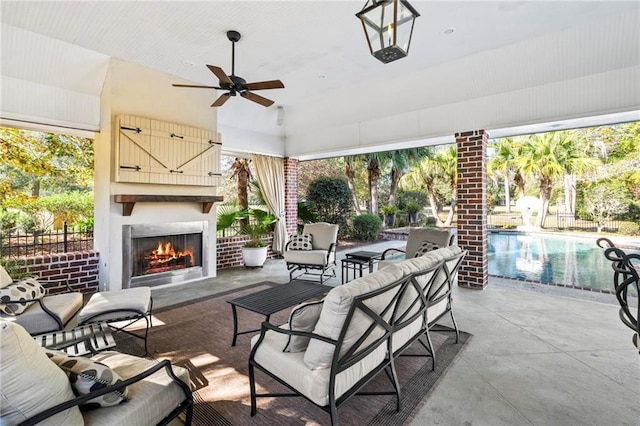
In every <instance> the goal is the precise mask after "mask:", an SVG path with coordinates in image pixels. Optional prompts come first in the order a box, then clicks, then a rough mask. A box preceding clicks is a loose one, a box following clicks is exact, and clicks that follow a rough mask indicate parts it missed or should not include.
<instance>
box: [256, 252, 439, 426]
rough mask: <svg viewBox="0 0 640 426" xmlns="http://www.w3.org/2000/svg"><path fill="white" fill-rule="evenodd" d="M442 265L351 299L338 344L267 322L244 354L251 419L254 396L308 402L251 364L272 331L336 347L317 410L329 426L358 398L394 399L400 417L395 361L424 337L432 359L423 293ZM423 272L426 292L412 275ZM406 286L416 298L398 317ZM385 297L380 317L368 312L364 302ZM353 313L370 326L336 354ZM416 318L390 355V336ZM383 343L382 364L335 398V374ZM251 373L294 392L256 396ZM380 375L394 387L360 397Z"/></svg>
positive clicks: (312, 334)
mask: <svg viewBox="0 0 640 426" xmlns="http://www.w3.org/2000/svg"><path fill="white" fill-rule="evenodd" d="M442 266H443V263H442V262H440V263H438V264H437V265H436V266H434V267H433V268H432V269H429V270H427V271H423V272H421V273H418V274H413V275H408V276H406V277H403V278H401V279H399V280H397V281H396V282H394V283H391V284H389V285H387V286H385V287H382V288H380V289H377V290H373V291H370V292H368V293H365V294H362V295H359V296H356V297H355V298H354V300H353V302H352V304H351V307H350V310H349V313H348V314H347V317H346V319H345V323H344V324H345V325H344V326H343V328H342V330H341V333H340V335H339V337H338V339H337V340H333V339H330V338H327V337H324V336H320V335H317V334H314V333H309V332H302V331H295V330H294V331H292V330H286V329H282V328H279V327H277V326H274V325H272V324H270V323H268V322H263V323H262V328H261V333H260V337H259V339H258V341H257V342H256V344H255V345H254V347H253V349H252V350H251V354H250V355H249V385H250V390H251V416H255V415H256V413H257V406H256V399H257V398H259V397H269V398H272V397H292V396H298V397H299V396H302V397H304V398H305V399H307V400H309V399H308V398H306V397H305V396H304V395H302V394H300V393H299V392H297V391H296V390H295V389H294V388H293V387H291V386H290V385H289V384H287V383H286V382H284V381H283V380H282V379H280V378H279V377H277V376H275V375H274V374H272V373H271V372H270V371H268V370H267V369H266V368H264V367H263V366H261V365H260V364H259V363H258V362H256V361H255V359H254V357H255V352H256V351H257V349H258V348H259V347H260V344H261V343H262V341H263V340H264V338H265V335H266V333H267V331H274V332H277V333H282V334H287V335H296V336H305V337H309V338H311V339H317V340H321V341H323V342H326V343H329V344H331V345H334V346H335V350H334V353H333V359H332V362H331V366H330V367H329V368H330V375H329V404H328V405H327V406H324V407H320V408H321V409H323V410H324V411H326V412H327V413H329V415H330V418H331V424H332V425H337V424H338V413H337V410H338V408H339V407H340V406H342V404H344V403H345V402H346V401H347V400H349V399H350V398H351V397H352V396H354V395H359V396H362V395H395V396H396V411H397V412H399V411H400V410H401V406H400V402H401V398H400V384H399V381H398V378H397V374H396V369H395V368H396V367H395V359H396V358H397V357H398V356H401V355H402V354H403V352H404V351H405V350H406V349H407V348H409V347H410V346H411V345H412V344H413V343H414V342H415V341H420V338H421V337H422V336H426V338H427V343H426V344H425V343H423V342H422V341H420V343H421V344H422V346H424V347H425V348H426V349H427V354H426V355H423V356H427V357H433V354H434V351H433V346H432V344H431V341H430V338H429V336H428V326H427V323H426V318H427V317H426V310H427V308H428V302H427V293H428V290H429V288H430V287H431V284H432V283H433V280H434V279H435V277H436V276H437V271H438V270H439V268H441V267H442ZM427 273H431V274H432V276H431V278H430V279H429V280H428V282H427V284H426V285H425V287H424V288H423V287H422V286H421V285H420V284H419V283H418V281H417V279H416V278H417V276H420V275H424V274H427ZM410 287H412V288H414V289H415V290H416V292H417V294H418V295H419V296H418V297H417V298H416V299H415V300H414V301H413V303H412V304H410V305H409V306H408V307H404V310H403V312H399V307H400V304H399V301H400V300H402V297H403V296H404V295H405V294H406V292H407V291H408V289H409V288H410ZM386 292H395V294H394V296H393V297H392V298H391V300H390V302H389V303H388V304H387V305H386V306H385V307H384V309H383V310H382V311H381V312H380V313H376V312H374V311H372V310H371V308H369V307H368V306H367V304H366V301H367V300H369V299H371V298H373V297H376V296H380V295H382V294H383V293H386ZM416 306H418V308H417V309H416ZM412 311H413V312H412ZM356 312H360V313H362V314H364V315H365V316H366V317H367V319H368V320H370V321H371V325H370V326H369V327H368V329H367V330H366V331H365V332H364V333H363V334H362V336H361V337H360V338H359V339H358V340H357V341H356V342H355V343H354V344H353V345H352V346H351V347H350V348H349V349H348V350H347V351H346V352H345V353H344V354H342V355H341V354H340V352H341V350H342V349H343V345H344V339H345V336H346V333H347V330H348V328H349V327H348V325H349V324H350V323H351V321H352V319H353V316H354V315H355V313H356ZM389 313H391V315H390V320H389V321H387V320H385V319H384V317H385V316H387V317H389V315H388V314H389ZM420 317H421V318H422V326H421V329H420V331H419V332H418V333H416V334H415V335H414V336H412V337H411V338H410V339H409V340H408V341H407V342H406V343H405V344H403V345H402V347H400V348H398V349H396V350H395V352H394V351H392V348H393V334H394V333H395V332H397V331H398V330H401V329H402V328H404V327H406V326H408V325H410V324H412V323H413V322H414V321H416V320H417V319H419V318H420ZM380 329H382V330H384V332H383V334H382V335H381V336H379V337H377V338H376V339H375V340H374V341H372V342H366V341H367V339H368V338H370V336H371V334H372V333H373V332H374V330H380ZM383 344H384V345H386V346H387V356H386V357H385V359H384V360H383V361H382V362H381V363H380V364H378V365H377V366H376V367H375V368H373V369H372V370H371V371H370V372H368V373H367V374H366V375H365V376H364V377H362V378H361V379H360V380H358V381H357V382H356V383H355V384H354V385H353V386H352V387H351V389H349V390H348V391H346V392H345V393H344V394H342V395H341V396H340V397H336V395H335V384H336V383H335V382H336V377H337V375H338V374H339V373H340V372H342V371H344V370H346V369H348V368H350V367H351V366H353V365H354V364H356V363H358V362H360V361H361V360H363V359H364V358H366V357H367V356H368V355H369V354H371V353H372V352H373V351H375V350H376V349H378V347H380V345H383ZM389 354H391V355H389ZM411 356H419V355H411ZM254 369H258V370H260V371H262V372H263V373H265V374H267V375H268V376H270V377H272V378H273V379H275V380H276V381H278V382H279V383H281V384H282V385H284V386H285V387H287V388H289V389H291V390H292V391H293V392H294V393H263V394H257V393H256V384H255V371H254ZM382 371H384V372H385V374H386V376H387V378H388V379H389V381H390V382H391V384H392V386H393V390H389V391H381V392H360V390H361V389H362V387H364V386H365V385H366V384H367V383H368V382H369V381H371V380H372V379H373V378H374V377H376V376H377V375H378V374H379V373H380V372H382ZM309 401H310V402H311V403H313V401H311V400H309ZM314 405H315V403H314Z"/></svg>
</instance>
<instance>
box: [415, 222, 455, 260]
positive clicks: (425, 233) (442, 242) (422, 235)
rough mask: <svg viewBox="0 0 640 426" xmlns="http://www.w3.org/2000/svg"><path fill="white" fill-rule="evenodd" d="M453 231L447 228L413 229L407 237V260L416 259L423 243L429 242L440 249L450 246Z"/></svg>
mask: <svg viewBox="0 0 640 426" xmlns="http://www.w3.org/2000/svg"><path fill="white" fill-rule="evenodd" d="M450 239H451V230H450V229H447V228H411V229H410V230H409V236H408V237H407V249H406V252H407V253H406V258H407V259H408V258H411V257H414V256H415V254H416V251H418V248H420V246H421V245H422V243H423V242H425V241H429V242H430V243H433V244H436V245H438V246H439V247H447V246H449V240H450Z"/></svg>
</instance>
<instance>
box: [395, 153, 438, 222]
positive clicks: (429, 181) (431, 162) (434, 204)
mask: <svg viewBox="0 0 640 426" xmlns="http://www.w3.org/2000/svg"><path fill="white" fill-rule="evenodd" d="M427 153H428V154H427V155H426V156H425V157H424V158H422V159H421V160H420V162H419V163H418V164H416V165H415V166H414V167H413V168H412V169H411V170H410V171H409V172H408V173H407V174H406V175H405V176H404V177H403V179H402V181H401V184H405V183H406V184H407V185H408V186H414V187H422V186H423V187H424V188H425V189H426V190H427V195H428V196H429V206H430V208H431V215H432V216H433V217H434V218H435V219H436V225H437V226H443V225H444V222H442V220H441V219H440V216H439V215H438V196H437V194H436V181H437V179H438V177H439V176H441V171H442V170H441V167H440V164H439V163H438V162H437V161H436V160H435V159H434V154H433V152H432V151H431V150H428V151H427Z"/></svg>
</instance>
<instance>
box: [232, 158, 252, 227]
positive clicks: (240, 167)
mask: <svg viewBox="0 0 640 426" xmlns="http://www.w3.org/2000/svg"><path fill="white" fill-rule="evenodd" d="M250 163H251V160H248V159H246V158H238V157H236V159H235V161H234V162H233V164H232V165H231V169H232V170H233V175H231V179H236V181H237V182H238V204H239V206H240V210H247V209H248V208H249V194H248V191H249V182H251V179H252V175H251V169H250V166H249V164H250ZM248 224H249V221H248V219H247V218H242V219H241V222H240V227H241V229H244V228H245V227H246V226H247V225H248Z"/></svg>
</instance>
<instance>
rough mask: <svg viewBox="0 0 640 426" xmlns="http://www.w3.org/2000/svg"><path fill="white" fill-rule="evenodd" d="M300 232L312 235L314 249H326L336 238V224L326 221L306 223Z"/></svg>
mask: <svg viewBox="0 0 640 426" xmlns="http://www.w3.org/2000/svg"><path fill="white" fill-rule="evenodd" d="M302 233H303V234H311V235H313V241H312V244H313V248H314V250H328V249H329V247H330V246H331V244H332V243H335V242H336V241H337V240H338V225H332V224H330V223H326V222H318V223H307V224H306V225H304V229H303V230H302Z"/></svg>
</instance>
